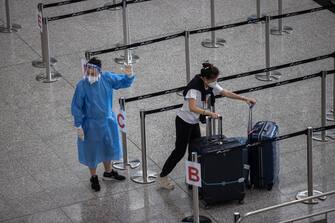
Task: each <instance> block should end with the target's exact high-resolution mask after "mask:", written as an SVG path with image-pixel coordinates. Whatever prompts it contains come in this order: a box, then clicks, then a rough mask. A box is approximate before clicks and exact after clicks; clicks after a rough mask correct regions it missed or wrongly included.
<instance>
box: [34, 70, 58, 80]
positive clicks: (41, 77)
mask: <svg viewBox="0 0 335 223" xmlns="http://www.w3.org/2000/svg"><path fill="white" fill-rule="evenodd" d="M60 77H62V75H61V74H60V73H58V72H57V71H55V72H51V80H47V77H46V75H45V74H44V73H42V74H39V75H37V76H36V80H37V81H43V83H53V82H56V81H58V79H59V78H60Z"/></svg>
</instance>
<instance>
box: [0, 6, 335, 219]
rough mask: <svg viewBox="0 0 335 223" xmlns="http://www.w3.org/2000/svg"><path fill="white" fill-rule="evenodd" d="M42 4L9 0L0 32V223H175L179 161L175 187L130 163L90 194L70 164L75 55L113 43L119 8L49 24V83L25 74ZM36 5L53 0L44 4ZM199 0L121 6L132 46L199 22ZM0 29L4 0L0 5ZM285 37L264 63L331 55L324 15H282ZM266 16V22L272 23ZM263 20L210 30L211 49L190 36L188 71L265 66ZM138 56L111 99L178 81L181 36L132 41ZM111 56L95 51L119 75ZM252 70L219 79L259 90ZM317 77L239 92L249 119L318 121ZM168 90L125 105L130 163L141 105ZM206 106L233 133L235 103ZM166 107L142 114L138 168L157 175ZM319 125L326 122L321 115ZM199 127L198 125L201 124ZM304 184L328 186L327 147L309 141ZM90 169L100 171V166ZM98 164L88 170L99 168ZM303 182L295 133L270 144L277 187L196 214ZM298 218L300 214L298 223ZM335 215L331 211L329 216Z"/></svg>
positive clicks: (236, 16) (299, 210)
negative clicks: (310, 177) (118, 178)
mask: <svg viewBox="0 0 335 223" xmlns="http://www.w3.org/2000/svg"><path fill="white" fill-rule="evenodd" d="M40 1H41V0H29V1H27V0H12V1H10V2H11V4H12V20H13V22H15V23H18V24H20V25H22V29H21V30H19V32H17V33H10V34H3V33H0V52H1V53H0V97H1V100H0V109H1V110H0V111H1V112H0V128H1V131H0V140H1V141H0V142H1V143H0V222H6V223H9V222H10V223H18V222H34V223H35V222H43V223H46V222H87V223H93V222H97V223H98V222H99V223H100V222H115V223H116V222H117V223H119V222H121V223H126V222H143V223H147V222H180V221H181V219H182V218H183V217H185V216H188V215H190V214H191V212H192V209H191V194H190V193H189V191H188V190H187V188H186V186H185V183H184V181H185V180H184V175H185V174H184V162H181V163H180V164H179V165H178V166H177V168H176V169H175V170H174V171H173V173H172V174H171V178H172V179H173V181H174V182H175V184H176V185H177V187H176V189H175V190H174V191H171V192H168V191H164V190H157V188H156V185H155V184H150V185H141V184H136V183H134V182H132V181H131V180H130V179H129V177H130V176H131V175H133V174H134V173H135V172H136V171H137V170H128V171H124V172H123V173H124V174H125V175H126V176H127V180H126V181H125V182H122V183H117V182H116V183H115V182H113V183H110V182H101V183H102V190H101V191H100V192H98V193H94V192H92V191H91V189H90V185H89V181H88V180H89V172H88V170H87V168H86V167H85V166H82V165H80V164H79V163H78V161H77V149H76V143H75V141H76V132H75V130H74V129H73V127H72V117H71V114H70V110H69V109H70V102H71V99H72V95H73V91H74V86H75V84H76V82H78V81H79V80H80V79H81V78H82V74H81V68H80V59H81V58H83V57H84V52H85V51H86V50H90V49H105V48H110V47H113V46H115V45H116V44H118V43H121V42H122V38H123V37H122V14H121V11H120V10H118V11H103V12H98V13H94V14H89V15H83V16H78V17H74V18H69V19H64V20H59V21H54V22H50V24H49V29H50V49H51V52H52V56H54V57H55V58H56V59H57V60H58V63H57V64H56V65H55V69H56V70H57V71H58V72H60V73H61V74H62V78H61V79H60V80H59V81H57V82H55V83H52V84H45V83H41V82H37V81H36V80H35V77H36V75H38V74H40V73H43V72H44V70H43V69H37V68H34V67H32V65H31V62H32V61H33V60H35V59H39V58H40V56H41V48H40V45H41V43H40V34H39V31H38V28H37V24H36V21H37V18H36V6H37V3H38V2H40ZM43 2H44V3H50V2H55V1H54V0H53V1H51V0H49V1H43ZM106 2H108V1H107V0H97V1H85V2H82V3H75V4H72V5H67V6H60V7H57V8H49V9H45V15H46V16H56V15H61V14H66V13H71V12H77V11H80V10H84V9H90V8H95V7H99V6H102V5H103V4H104V3H106ZM209 2H210V1H209V0H169V1H167V0H152V1H150V2H145V3H138V4H133V5H131V6H129V23H130V35H131V40H132V41H133V42H135V41H139V40H143V39H150V38H153V37H157V36H162V35H166V34H170V33H176V32H180V31H183V30H185V29H194V28H200V27H206V26H208V25H209V23H210V5H209ZM261 3H262V5H261V8H262V12H264V13H267V14H270V15H275V14H276V11H277V8H276V7H277V1H275V0H271V1H261ZM283 4H284V12H293V11H298V10H303V9H310V8H314V7H319V5H318V4H316V3H315V2H314V1H312V0H291V1H284V3H283ZM0 12H1V14H0V19H1V20H0V24H1V23H2V24H3V22H4V17H5V16H4V4H3V2H1V3H0ZM254 13H255V1H254V0H234V1H233V0H220V1H216V20H217V24H228V23H232V22H236V21H243V20H245V19H246V18H247V17H248V16H250V15H251V14H254ZM283 22H284V24H285V25H288V26H291V27H292V28H293V29H294V31H293V33H292V34H289V35H283V36H271V53H272V54H271V63H272V65H277V64H283V63H288V62H291V61H295V60H301V59H307V58H310V57H315V56H320V55H324V54H329V53H332V52H334V51H335V25H334V24H335V14H334V13H331V12H329V11H320V12H314V13H311V14H306V15H301V16H296V17H290V18H286V19H284V20H283ZM276 24H277V22H276V21H273V22H271V27H274V26H276ZM264 30H265V29H264V24H250V25H246V26H242V27H237V28H233V29H227V30H223V31H222V30H221V31H218V32H217V37H220V38H224V39H226V41H227V44H226V45H225V46H224V47H221V48H217V49H208V48H203V47H202V46H201V41H202V40H204V39H206V38H209V36H210V34H209V33H204V34H197V35H192V36H191V42H190V44H191V73H192V74H193V75H194V74H196V73H198V72H199V70H200V68H201V67H200V66H201V63H202V62H203V61H204V60H207V59H208V60H210V61H211V62H213V63H215V65H217V66H218V67H219V69H220V70H221V73H222V75H225V76H228V75H233V74H237V73H240V72H245V71H251V70H255V69H260V68H263V67H264V63H265V58H264V51H265V49H264V41H265V38H264ZM135 53H136V54H137V55H139V57H140V61H139V62H138V63H137V64H136V65H135V67H134V70H135V73H136V74H137V80H136V82H135V84H134V86H133V87H132V88H130V89H126V90H121V91H118V92H117V93H116V94H115V98H114V99H115V101H114V110H115V111H118V109H119V108H118V103H117V99H118V98H119V97H121V96H124V97H132V96H136V95H141V94H144V93H150V92H155V91H159V90H165V89H169V88H174V87H179V86H183V85H184V84H185V78H186V77H185V50H184V39H183V38H181V37H180V38H176V39H173V40H168V41H164V42H160V43H155V44H152V45H147V46H143V47H139V48H137V49H136V51H135ZM120 55H122V52H114V53H109V54H104V55H101V56H100V58H101V59H102V61H103V68H104V69H105V70H113V71H119V70H120V66H119V65H117V64H116V63H114V58H115V57H119V56H120ZM331 69H334V59H333V58H330V59H326V60H322V61H317V62H313V63H309V64H303V65H299V66H296V67H291V68H286V69H282V70H280V72H281V73H282V75H283V76H282V78H281V80H287V79H291V78H294V77H298V76H303V75H307V74H311V73H316V72H319V71H321V70H331ZM333 78H334V77H333V76H331V75H329V76H328V77H327V110H328V109H330V107H331V106H332V99H333V96H332V95H333V87H334V85H333V83H334V82H333ZM263 84H265V83H264V82H259V81H257V80H256V79H255V78H254V77H253V76H251V77H246V78H240V79H236V80H232V81H226V82H224V83H222V86H223V87H224V88H226V89H230V90H239V89H243V88H248V87H256V86H258V85H263ZM320 94H321V91H320V79H319V78H315V79H312V80H307V81H303V82H298V83H294V84H290V85H285V86H280V87H276V88H272V89H266V90H262V91H257V92H253V93H249V94H247V95H248V96H251V97H255V98H256V99H257V101H258V104H257V106H256V108H255V111H254V120H274V121H276V122H277V123H278V125H279V126H280V134H287V133H291V132H295V131H299V130H303V129H305V128H306V127H307V126H313V127H318V126H320V125H321V120H320V103H321V102H320ZM181 101H182V99H181V98H180V97H179V96H177V95H176V94H170V95H165V96H160V97H156V98H151V99H146V100H141V101H136V102H131V103H128V104H127V125H128V127H127V129H128V133H127V142H128V148H129V156H130V158H141V138H140V137H141V136H140V120H139V110H140V109H146V110H149V109H154V108H159V107H164V106H169V105H174V104H178V103H181ZM217 110H218V111H219V112H220V113H221V114H222V115H223V117H224V126H223V131H224V133H225V134H226V135H228V136H244V135H245V134H246V126H247V113H248V110H247V107H246V105H244V104H242V103H239V102H235V101H231V100H227V99H220V100H218V102H217ZM174 117H175V110H172V111H168V112H163V113H157V114H152V115H149V116H147V117H146V128H147V155H148V168H149V169H150V170H153V171H157V172H159V171H160V169H161V168H162V166H163V164H164V161H165V159H166V158H167V156H168V155H169V153H170V152H171V151H172V149H173V146H174V140H175V130H174ZM327 124H334V123H333V122H328V123H327ZM202 131H204V126H202ZM313 149H314V153H313V155H314V157H313V163H314V183H315V185H314V187H315V189H318V190H321V191H324V192H326V191H331V190H334V189H335V175H334V169H335V162H334V157H335V143H334V141H331V140H330V141H328V142H324V143H320V142H314V147H313ZM100 168H101V167H100ZM102 171H103V170H102V168H101V169H99V174H101V173H102ZM306 187H307V175H306V137H305V136H300V137H296V138H291V139H287V140H285V141H281V142H280V183H279V184H278V185H276V186H275V187H274V188H273V190H272V191H263V190H251V191H247V195H246V199H245V203H244V204H243V205H239V204H237V203H236V202H230V203H227V204H222V205H218V206H215V207H211V208H210V209H203V208H202V207H201V213H202V214H203V215H206V216H208V217H210V218H211V219H212V221H213V222H233V213H234V212H235V211H239V212H241V214H245V213H246V212H250V211H254V210H257V209H260V208H264V207H267V206H271V205H275V204H279V203H282V202H286V201H291V200H294V199H295V194H296V193H297V192H298V191H301V190H304V189H306ZM334 207H335V195H334V196H329V197H328V199H327V200H326V201H324V202H320V203H319V204H318V205H313V206H311V205H310V206H307V205H304V204H298V205H295V206H290V207H288V208H282V209H278V210H276V211H272V212H266V213H263V214H260V215H256V216H254V217H251V218H248V219H246V221H245V222H257V223H259V222H278V221H281V220H287V219H289V218H293V217H298V216H302V215H305V214H308V213H313V212H316V211H320V210H326V209H329V208H334ZM300 222H307V221H300ZM328 222H335V213H332V214H329V221H328Z"/></svg>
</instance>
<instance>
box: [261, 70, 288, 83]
mask: <svg viewBox="0 0 335 223" xmlns="http://www.w3.org/2000/svg"><path fill="white" fill-rule="evenodd" d="M281 75H282V74H281V73H280V72H278V71H271V72H270V73H269V74H256V75H255V78H256V79H257V80H259V81H273V79H275V80H278V79H279V78H280V77H281Z"/></svg>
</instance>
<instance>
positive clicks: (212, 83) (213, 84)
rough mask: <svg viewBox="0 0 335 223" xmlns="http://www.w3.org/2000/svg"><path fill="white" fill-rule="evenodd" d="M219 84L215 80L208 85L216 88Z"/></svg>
mask: <svg viewBox="0 0 335 223" xmlns="http://www.w3.org/2000/svg"><path fill="white" fill-rule="evenodd" d="M217 84H218V82H217V81H214V82H211V83H208V84H207V85H208V86H209V87H211V88H214V87H215V86H216V85H217Z"/></svg>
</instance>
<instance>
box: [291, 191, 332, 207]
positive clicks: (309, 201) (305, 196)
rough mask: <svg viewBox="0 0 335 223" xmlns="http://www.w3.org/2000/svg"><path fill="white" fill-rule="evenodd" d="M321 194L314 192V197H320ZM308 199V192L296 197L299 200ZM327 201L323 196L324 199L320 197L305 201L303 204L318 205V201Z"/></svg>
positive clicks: (300, 193) (298, 194)
mask: <svg viewBox="0 0 335 223" xmlns="http://www.w3.org/2000/svg"><path fill="white" fill-rule="evenodd" d="M320 194H322V192H321V191H318V190H313V196H315V195H320ZM307 197H308V191H307V190H305V191H301V192H298V193H297V195H296V196H295V198H296V199H297V200H301V199H305V198H307ZM326 199H327V197H326V196H323V197H319V198H318V199H311V200H308V201H303V203H304V204H317V203H319V201H318V200H321V201H324V200H326Z"/></svg>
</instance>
